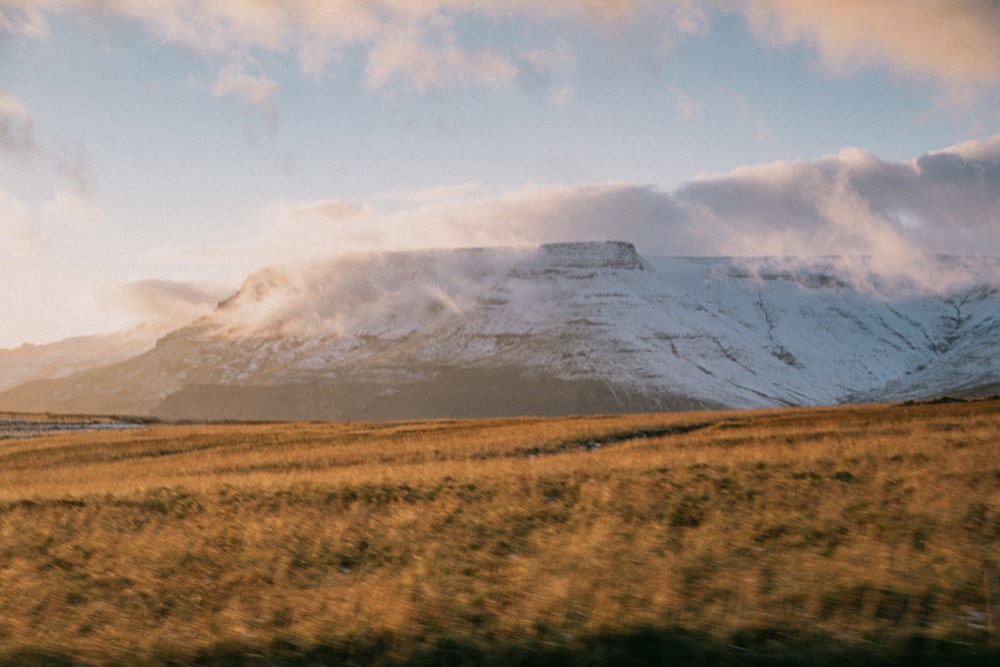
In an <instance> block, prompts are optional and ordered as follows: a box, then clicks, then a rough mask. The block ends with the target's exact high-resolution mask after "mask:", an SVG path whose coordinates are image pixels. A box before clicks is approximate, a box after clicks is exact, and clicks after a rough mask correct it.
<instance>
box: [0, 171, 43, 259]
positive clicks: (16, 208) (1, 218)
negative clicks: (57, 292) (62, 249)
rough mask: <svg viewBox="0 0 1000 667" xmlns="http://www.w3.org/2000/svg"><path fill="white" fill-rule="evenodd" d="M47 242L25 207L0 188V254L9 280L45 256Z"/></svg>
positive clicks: (40, 228) (41, 230)
mask: <svg viewBox="0 0 1000 667" xmlns="http://www.w3.org/2000/svg"><path fill="white" fill-rule="evenodd" d="M49 243H50V239H49V237H48V235H47V234H46V233H45V231H44V230H43V229H42V227H41V226H40V225H39V224H38V223H37V222H35V221H32V220H30V219H29V215H28V207H27V206H26V205H25V203H24V202H22V201H21V200H20V199H18V198H17V197H15V196H13V195H11V194H10V193H8V192H6V191H5V190H4V189H3V188H0V251H3V252H4V253H5V254H6V255H7V260H6V261H5V262H3V264H5V265H6V266H4V270H5V272H7V271H9V272H10V273H11V274H12V276H13V275H14V274H17V273H19V272H20V271H21V270H22V269H23V268H25V267H26V266H28V265H32V264H37V263H39V261H40V260H41V259H42V258H43V256H44V255H45V254H46V252H47V250H48V247H49Z"/></svg>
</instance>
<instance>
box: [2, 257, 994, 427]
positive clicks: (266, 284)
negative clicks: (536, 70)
mask: <svg viewBox="0 0 1000 667" xmlns="http://www.w3.org/2000/svg"><path fill="white" fill-rule="evenodd" d="M969 261H971V260H969ZM997 331H1000V292H998V290H997V289H996V288H995V287H994V286H991V285H976V286H970V287H966V288H962V289H958V290H952V291H947V292H943V293H939V292H929V291H926V290H919V289H917V288H915V287H912V286H909V287H907V286H899V285H890V284H889V283H887V282H886V281H880V280H879V278H878V276H877V275H869V276H866V277H865V279H864V280H863V281H861V282H860V283H859V282H858V279H857V278H856V277H851V276H849V275H847V274H845V273H844V272H842V271H839V270H838V269H837V268H836V265H835V263H832V262H808V263H802V262H797V263H796V262H789V261H788V260H781V261H779V260H767V259H762V260H755V261H754V262H748V261H746V260H735V259H728V258H682V257H642V256H640V255H639V254H638V253H637V252H636V250H635V248H634V247H633V246H632V245H631V244H629V243H624V242H601V243H565V244H551V245H545V246H541V247H540V248H537V249H527V250H522V249H468V250H433V251H419V252H403V253H378V254H368V255H356V256H349V257H340V258H336V259H332V260H329V261H325V262H316V263H313V264H309V265H305V266H295V267H275V268H269V269H265V270H263V271H259V272H257V273H255V274H253V275H251V276H250V277H249V278H247V280H246V281H245V283H244V285H243V286H242V288H241V289H240V291H239V292H238V293H237V294H235V295H234V296H233V297H232V298H230V299H228V300H227V301H225V302H223V303H222V304H220V305H219V307H218V308H217V309H216V310H215V311H214V312H213V313H211V314H210V315H208V316H206V317H204V318H202V319H200V320H198V321H196V322H194V323H192V324H190V325H189V326H186V327H184V328H181V329H178V330H176V331H174V332H172V333H170V334H168V335H166V336H164V337H162V338H160V339H159V340H158V341H157V342H156V346H155V348H154V349H151V350H149V351H146V352H144V353H142V354H139V355H137V356H134V357H132V358H129V359H126V360H122V361H119V362H117V363H114V364H110V365H107V366H103V367H100V368H96V369H91V370H87V371H84V372H82V373H78V374H74V375H72V376H71V377H65V378H60V379H49V380H38V381H34V382H29V383H27V384H24V385H21V386H19V387H17V388H15V389H11V390H8V391H6V392H4V393H2V394H0V409H8V410H10V409H17V410H34V411H53V412H100V413H129V414H152V415H157V416H160V417H165V418H257V419H392V418H417V417H470V416H477V417H481V416H506V415H514V414H540V415H557V414H574V413H594V412H640V411H653V410H656V411H659V410H675V409H698V408H716V407H739V408H743V407H763V406H780V405H808V404H831V403H841V402H854V401H862V400H864V401H875V400H900V399H906V398H924V397H930V396H935V395H940V394H943V393H965V394H974V393H981V392H986V391H990V390H991V389H993V388H996V387H997V386H998V384H1000V358H998V355H997V354H996V332H997Z"/></svg>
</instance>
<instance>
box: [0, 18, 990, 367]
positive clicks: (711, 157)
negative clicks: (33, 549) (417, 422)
mask: <svg viewBox="0 0 1000 667" xmlns="http://www.w3.org/2000/svg"><path fill="white" fill-rule="evenodd" d="M603 238H616V239H625V240H632V241H634V242H635V243H636V245H637V246H638V248H639V250H640V252H644V253H647V254H705V255H714V254H741V255H762V254H777V255H798V256H809V255H813V254H837V253H842V254H847V255H869V256H872V257H873V258H875V260H874V261H875V265H876V266H877V267H878V268H880V269H882V270H885V271H888V272H893V271H895V272H899V273H903V274H917V275H919V274H920V271H921V270H922V269H921V268H920V267H922V266H923V263H924V262H925V261H926V258H927V257H928V256H930V255H932V254H934V253H963V254H969V253H971V254H992V255H1000V3H998V2H997V1H996V0H878V1H872V0H841V1H840V2H826V1H825V0H707V1H705V2H695V1H693V0H674V1H671V0H661V1H652V0H651V1H648V2H647V1H644V0H619V1H605V0H553V1H551V2H545V3H539V2H533V1H528V0H384V1H382V2H362V1H361V0H345V1H337V0H330V1H328V2H315V1H310V0H294V1H287V2H279V1H278V0H254V1H252V2H251V1H250V0H247V1H246V2H241V1H239V0H228V1H226V2H199V1H196V0H161V1H159V2H151V1H149V0H103V1H100V2H96V1H93V0H90V1H87V0H36V1H31V0H24V1H21V0H0V347H10V346H15V345H18V344H20V343H21V342H25V341H31V342H46V341H51V340H56V339H59V338H63V337H67V336H72V335H80V334H87V333H95V332H102V331H111V330H115V329H118V328H121V327H124V326H128V325H130V324H134V323H136V322H139V321H150V320H157V319H159V320H162V321H163V322H161V324H163V323H164V322H166V323H168V324H169V323H177V324H181V323H183V321H184V320H185V319H186V318H190V317H193V316H195V315H197V313H199V312H203V310H204V309H205V308H207V307H209V306H210V305H211V304H212V303H213V301H214V300H215V299H216V298H219V297H221V296H224V295H225V294H227V293H229V292H231V291H232V290H234V289H235V288H236V287H237V286H238V285H239V283H240V281H241V280H242V279H243V278H244V277H245V276H246V275H247V274H248V273H249V272H251V271H253V270H255V269H257V268H259V267H261V266H264V265H269V264H275V263H281V262H286V261H300V260H306V259H311V258H316V257H321V256H326V255H333V254H337V253H343V252H353V251H358V250H371V249H409V248H420V247H441V246H469V245H493V244H503V245H522V244H534V243H539V242H545V241H555V240H560V241H564V240H589V239H603Z"/></svg>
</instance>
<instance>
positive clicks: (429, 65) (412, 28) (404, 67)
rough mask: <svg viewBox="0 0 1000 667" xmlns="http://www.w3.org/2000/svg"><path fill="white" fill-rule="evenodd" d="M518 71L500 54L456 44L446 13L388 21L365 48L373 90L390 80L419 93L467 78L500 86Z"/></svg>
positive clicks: (469, 80) (471, 80) (506, 83)
mask: <svg viewBox="0 0 1000 667" xmlns="http://www.w3.org/2000/svg"><path fill="white" fill-rule="evenodd" d="M516 74H517V70H516V69H515V67H514V66H513V64H511V62H510V60H509V59H508V58H506V57H505V56H503V55H500V54H498V53H496V52H493V51H490V50H482V51H479V52H476V53H471V52H469V51H467V50H465V49H463V48H462V47H460V46H459V45H458V41H457V36H456V34H455V29H454V22H453V20H452V19H450V18H449V17H447V16H444V15H438V16H436V17H434V18H433V19H431V20H424V21H412V20H411V21H406V22H398V23H395V24H392V25H389V26H387V28H386V30H385V31H384V32H383V34H382V35H381V36H380V38H379V39H378V41H377V42H376V43H375V44H374V45H373V46H372V48H371V49H370V50H369V52H368V67H367V82H368V85H369V86H370V87H371V88H375V89H380V88H384V87H385V86H386V85H387V84H388V83H389V82H390V81H392V80H393V79H400V80H402V81H403V82H405V83H408V84H409V85H410V86H411V87H412V88H413V89H414V90H416V91H417V92H419V93H425V92H427V91H428V90H431V89H433V88H441V87H445V86H451V85H455V84H462V83H470V82H471V83H477V84H479V85H482V86H486V87H489V88H502V87H505V86H508V85H510V83H511V82H512V81H513V80H514V78H515V76H516Z"/></svg>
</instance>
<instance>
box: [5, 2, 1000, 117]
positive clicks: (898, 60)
mask: <svg viewBox="0 0 1000 667" xmlns="http://www.w3.org/2000/svg"><path fill="white" fill-rule="evenodd" d="M67 7H72V8H78V9H82V10H85V11H91V12H93V13H94V14H95V15H98V16H101V15H118V16H124V17H128V18H130V19H134V20H137V21H139V22H141V23H142V24H144V25H145V26H147V28H148V29H149V30H150V32H152V33H153V34H154V35H155V36H156V37H157V38H158V39H160V40H162V41H165V42H172V43H180V44H184V45H186V46H188V47H189V48H191V49H194V50H196V51H198V52H199V53H203V54H206V55H207V54H212V55H216V56H217V55H221V56H222V57H223V58H225V59H226V60H227V61H228V62H229V63H244V62H245V61H246V59H247V58H248V57H251V56H254V57H257V58H259V59H262V58H263V55H264V54H266V53H275V54H292V55H294V56H295V57H296V58H297V59H298V62H299V65H300V68H301V69H302V71H303V72H304V73H305V74H307V75H308V76H312V77H318V76H320V75H321V74H322V73H323V72H324V70H325V68H327V67H328V66H329V64H330V63H331V62H333V61H336V60H337V59H339V58H341V57H342V55H343V54H345V53H347V52H348V51H353V52H357V53H361V54H362V55H363V57H364V58H365V60H366V84H367V85H368V86H369V87H370V88H373V89H388V92H391V89H392V88H393V87H402V88H403V89H404V90H412V91H416V92H418V93H423V92H427V91H430V90H433V89H436V88H440V87H444V86H455V85H477V86H485V87H489V88H503V87H506V86H509V85H510V84H511V83H512V82H513V81H514V80H527V84H528V85H529V86H530V85H531V81H530V80H531V78H532V77H539V76H541V77H542V78H545V77H551V76H552V73H553V72H554V71H556V72H558V71H566V63H572V64H573V65H575V63H576V59H577V58H576V54H575V53H574V52H573V48H572V46H571V43H570V42H569V41H568V40H564V41H563V43H562V45H561V46H560V45H559V44H558V42H557V44H556V48H555V50H553V48H554V47H552V46H551V45H549V46H546V45H541V46H538V45H532V44H530V41H531V39H532V38H531V37H529V36H525V37H524V38H523V39H521V40H516V43H515V44H514V45H513V46H509V47H502V48H500V47H498V48H486V47H477V48H471V47H470V46H469V44H466V43H463V40H465V39H467V38H469V35H471V34H474V33H481V32H486V31H479V30H469V28H478V27H481V26H492V25H496V24H500V23H511V22H515V21H521V22H526V23H528V24H535V25H540V26H543V27H545V28H547V29H546V30H543V31H540V32H541V34H557V35H558V34H573V32H571V31H577V32H578V31H579V29H581V28H582V29H584V30H586V29H594V30H596V32H597V33H598V34H599V35H601V36H602V37H603V38H605V39H609V40H610V41H612V42H614V48H615V50H617V51H620V52H625V51H629V52H631V53H632V54H635V53H638V54H639V58H638V60H633V59H631V58H628V59H625V60H624V61H623V62H639V63H645V65H646V66H649V65H653V66H654V67H655V66H656V65H657V63H660V62H662V61H663V60H664V59H665V58H666V57H668V55H669V53H670V52H671V51H672V49H673V48H674V46H675V45H676V43H677V42H678V41H681V40H684V39H688V38H690V37H691V36H695V35H704V34H706V33H707V32H708V31H709V30H710V26H711V20H712V17H713V16H714V15H717V14H718V13H719V12H723V11H724V12H738V13H741V14H742V15H744V16H745V17H746V19H747V22H748V24H749V26H750V29H751V30H752V31H753V32H754V33H755V34H756V35H757V36H758V38H759V39H760V40H761V41H764V42H766V43H770V44H773V45H775V46H790V45H797V44H805V45H807V46H808V47H810V48H813V49H815V50H816V52H817V53H818V55H819V58H820V60H821V62H822V63H823V64H824V65H825V67H826V68H827V69H828V70H829V71H832V72H835V73H839V74H845V73H851V72H853V71H854V70H856V69H858V68H861V67H867V66H872V65H885V66H888V67H889V68H891V69H892V70H894V71H895V72H898V73H901V74H904V75H907V76H917V77H918V78H926V77H930V78H932V79H934V80H937V81H939V82H941V83H943V84H944V85H945V87H946V88H949V89H950V90H951V92H952V93H953V94H954V96H955V99H959V98H960V97H962V96H963V95H964V96H965V98H968V96H969V94H970V93H969V92H968V91H969V89H970V87H971V88H976V87H982V86H995V85H997V84H998V83H1000V4H998V3H997V2H996V0H880V1H879V2H871V1H870V0H842V1H841V2H835V3H831V2H826V1H825V0H706V2H694V0H671V1H655V0H615V1H606V0H553V1H551V2H544V3H540V2H534V1H532V0H422V1H420V2H416V1H414V0H384V1H382V2H378V3H373V2H365V1H364V0H339V1H338V2H315V1H313V0H288V1H287V2H273V1H268V2H249V1H247V2H240V1H238V0H233V1H230V2H198V1H196V0H159V1H158V2H148V1H147V0H104V1H103V2H100V3H92V2H88V1H87V0H47V1H46V2H42V3H38V2H32V1H31V0H7V2H6V7H5V8H4V9H3V10H0V11H2V13H0V30H4V31H7V32H14V33H18V34H25V35H33V36H36V37H44V36H46V35H47V34H48V32H49V26H48V24H47V22H46V15H47V14H48V13H54V12H57V11H59V10H61V9H64V8H67ZM532 32H533V31H522V33H523V34H524V35H530V34H532ZM526 42H528V43H526ZM546 52H547V53H546ZM262 62H263V60H262ZM272 84H273V82H272V81H271V80H270V79H269V78H268V77H267V76H265V75H264V73H263V72H262V73H260V74H257V75H253V74H249V73H247V72H245V71H242V72H241V71H240V70H239V68H236V69H235V70H233V71H227V70H224V71H223V74H222V75H220V80H219V82H218V84H217V85H218V86H219V87H220V88H222V89H225V90H227V91H229V94H237V95H239V96H241V97H243V98H244V99H245V100H248V102H249V103H250V104H254V105H266V104H274V97H276V95H277V91H276V90H275V89H274V87H273V85H272ZM569 86H570V82H569V81H561V82H559V83H558V84H554V87H555V88H557V89H559V90H567V89H568V87H569ZM556 95H557V96H559V99H563V100H565V99H566V96H565V95H561V96H560V94H559V93H556Z"/></svg>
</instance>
